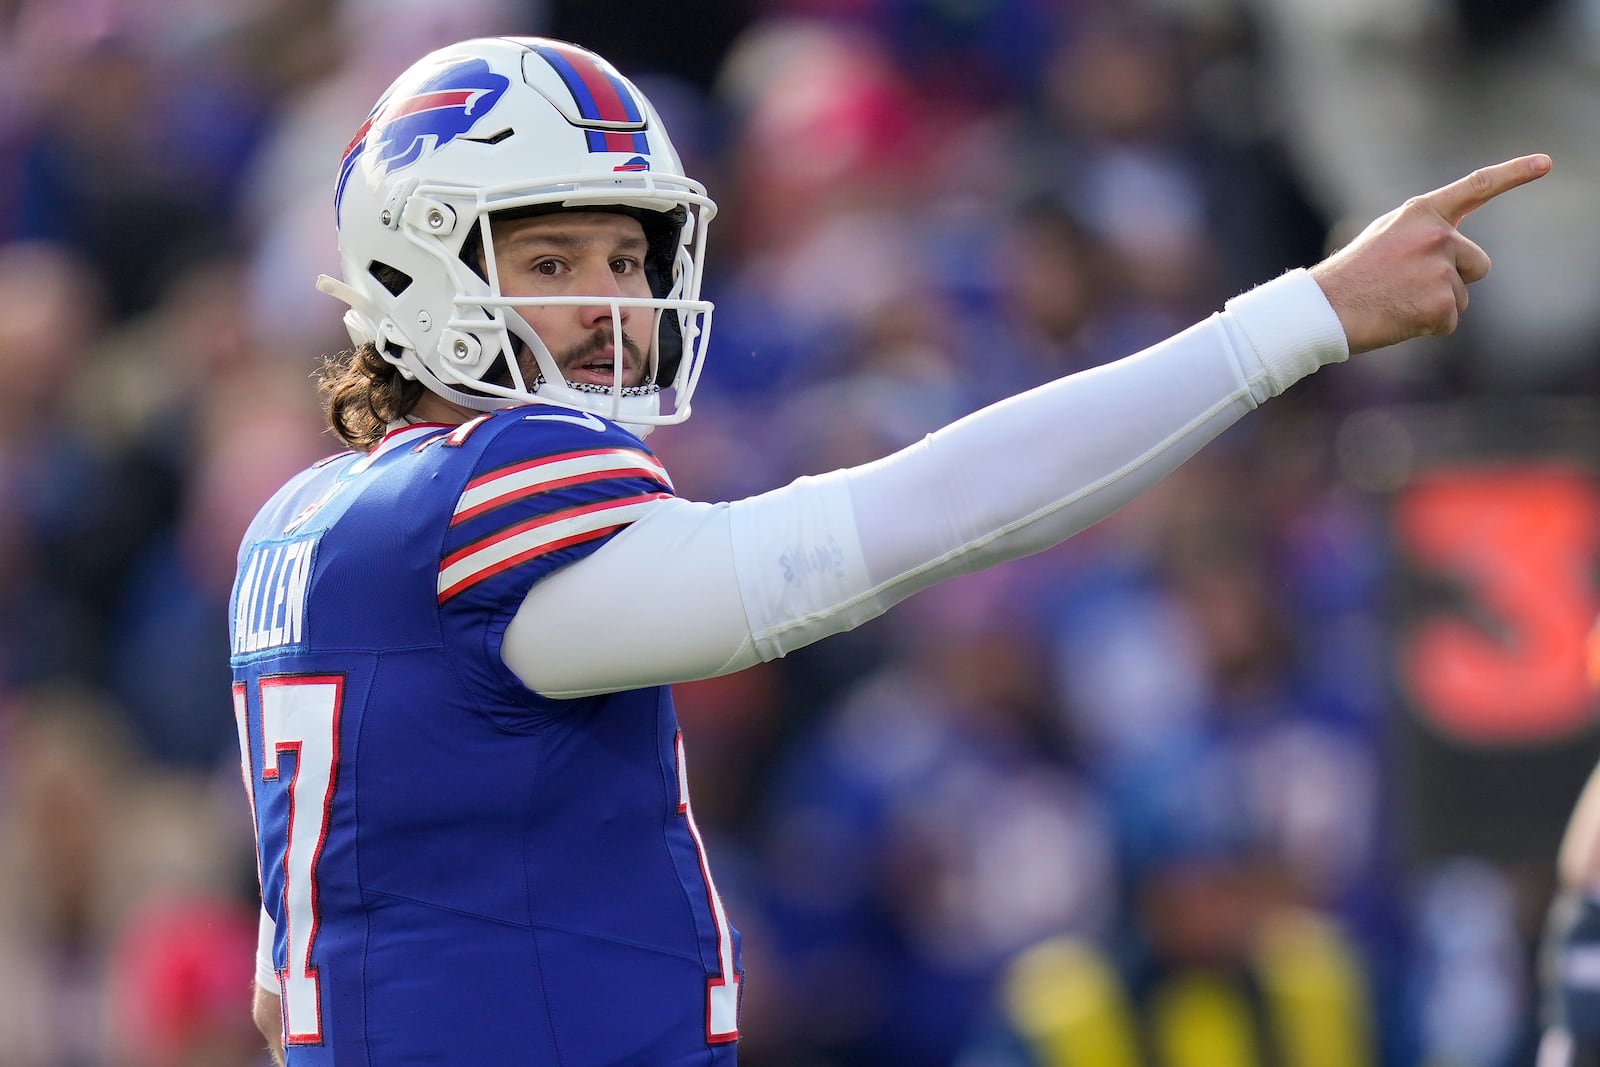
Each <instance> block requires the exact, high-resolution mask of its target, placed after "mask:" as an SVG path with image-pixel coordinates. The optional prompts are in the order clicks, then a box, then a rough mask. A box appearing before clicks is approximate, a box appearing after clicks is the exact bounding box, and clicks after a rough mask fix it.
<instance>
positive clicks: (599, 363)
mask: <svg viewBox="0 0 1600 1067" xmlns="http://www.w3.org/2000/svg"><path fill="white" fill-rule="evenodd" d="M566 374H567V381H569V382H575V383H576V382H582V383H584V384H587V385H605V386H611V385H615V384H616V381H617V356H616V353H615V352H614V351H613V350H612V349H610V348H607V349H605V350H604V351H602V352H599V353H596V354H595V355H592V356H589V357H588V358H586V359H583V360H581V361H579V362H578V363H577V364H575V365H574V366H571V367H568V368H567V372H566ZM633 376H634V375H633V368H632V367H631V366H630V365H629V360H628V357H627V356H626V354H625V355H624V356H623V357H622V384H624V385H631V384H633V382H632V380H631V379H632V377H633Z"/></svg>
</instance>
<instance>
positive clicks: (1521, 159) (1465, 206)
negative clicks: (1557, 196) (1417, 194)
mask: <svg viewBox="0 0 1600 1067" xmlns="http://www.w3.org/2000/svg"><path fill="white" fill-rule="evenodd" d="M1550 167H1551V161H1550V157H1549V156H1547V155H1545V154H1544V153H1542V152H1540V153H1536V154H1534V155H1531V156H1518V157H1517V158H1516V159H1508V160H1506V161H1505V162H1504V163H1496V164H1494V165H1493V166H1488V167H1481V168H1479V169H1478V170H1475V171H1473V172H1472V173H1471V174H1468V175H1467V176H1466V177H1464V178H1457V179H1456V180H1455V181H1453V182H1451V183H1450V184H1449V185H1446V186H1443V187H1441V188H1438V189H1435V190H1434V191H1433V192H1431V193H1428V194H1426V195H1424V196H1423V198H1422V199H1423V200H1425V201H1427V202H1428V203H1429V204H1431V205H1432V206H1433V208H1434V210H1436V211H1438V212H1439V214H1441V215H1443V216H1444V217H1445V218H1447V219H1449V220H1450V225H1452V226H1456V225H1460V223H1461V220H1462V219H1463V218H1465V217H1466V216H1467V215H1469V214H1470V213H1472V212H1474V211H1476V210H1478V209H1479V208H1480V207H1482V206H1483V205H1485V204H1487V203H1488V202H1489V201H1491V200H1493V199H1494V198H1495V197H1497V196H1499V195H1500V194H1501V193H1503V192H1506V191H1507V190H1510V189H1515V188H1516V187H1517V186H1519V185H1526V184H1527V183H1528V182H1531V181H1533V180H1534V179H1535V178H1542V177H1544V176H1545V175H1546V174H1548V173H1550Z"/></svg>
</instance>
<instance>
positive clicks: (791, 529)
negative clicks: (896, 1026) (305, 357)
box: [231, 38, 1550, 1067]
mask: <svg viewBox="0 0 1600 1067" xmlns="http://www.w3.org/2000/svg"><path fill="white" fill-rule="evenodd" d="M1549 168H1550V160H1549V159H1548V157H1545V156H1542V155H1536V156H1527V157H1522V158H1519V159H1514V160H1509V161H1507V162H1504V163H1500V164H1497V165H1494V166H1489V167H1486V168H1484V169H1482V170H1479V171H1477V172H1475V173H1473V174H1471V175H1469V176H1467V177H1465V178H1462V179H1460V180H1458V181H1456V182H1454V183H1452V184H1449V185H1445V186H1443V187H1441V188H1439V189H1437V190H1435V191H1433V192H1430V193H1427V194H1425V195H1422V196H1418V197H1416V198H1413V199H1412V200H1410V201H1408V202H1407V203H1406V204H1405V205H1403V206H1401V207H1399V208H1397V209H1396V210H1395V211H1393V212H1391V213H1390V214H1388V215H1386V216H1384V217H1383V218H1381V219H1379V220H1378V221H1377V222H1375V223H1374V224H1373V225H1372V226H1371V227H1369V228H1368V229H1367V230H1366V231H1365V232H1364V233H1362V234H1361V235H1360V236H1359V237H1358V238H1357V239H1356V240H1355V241H1354V242H1353V243H1351V244H1350V245H1349V246H1348V247H1346V248H1344V249H1343V250H1342V251H1340V252H1338V253H1336V254H1334V255H1333V256H1331V257H1330V258H1328V259H1327V260H1325V261H1323V262H1322V263H1320V264H1318V265H1316V266H1315V267H1313V268H1311V269H1310V270H1298V271H1294V272H1291V273H1289V274H1286V275H1284V276H1282V277H1280V278H1278V279H1276V280H1273V281H1270V282H1267V283H1266V284H1265V285H1262V286H1261V287H1259V288H1257V289H1255V290H1252V291H1250V292H1248V293H1245V294H1243V295H1241V296H1239V297H1236V298H1235V299H1233V300H1231V301H1229V302H1228V304H1227V306H1226V308H1225V309H1224V310H1222V311H1220V312H1218V313H1217V314H1215V315H1213V316H1211V317H1210V318H1208V319H1206V320H1205V321H1202V322H1200V323H1198V324H1196V325H1194V326H1193V327H1191V328H1189V329H1187V330H1185V331H1184V332H1182V333H1180V334H1178V335H1176V336H1174V337H1172V338H1170V339H1169V340H1167V341H1164V342H1162V343H1160V344H1157V345H1155V346H1153V347H1151V348H1149V349H1147V350H1145V351H1143V352H1139V353H1137V354H1134V355H1130V356H1128V357H1127V358H1125V359H1123V360H1121V361H1119V362H1116V363H1114V364H1111V365H1108V366H1105V367H1101V368H1099V369H1096V370H1092V371H1088V372H1085V373H1082V374H1077V375H1074V376H1071V377H1068V378H1064V379H1061V380H1058V381H1055V382H1052V383H1049V384H1047V385H1044V386H1042V387H1040V388H1037V389H1034V390H1032V391H1029V392H1025V393H1022V394H1020V395H1018V396H1015V397H1012V398H1011V399H1009V400H1006V401H1004V402H1002V403H999V404H996V405H994V406H992V407H989V408H985V409H982V410H980V411H978V412H976V413H974V414H973V415H971V416H968V417H967V418H965V419H962V420H961V421H959V422H957V423H954V424H953V425H951V426H948V427H946V428H945V429H942V430H940V431H938V432H937V433H934V434H932V435H930V436H929V437H927V438H926V439H925V440H923V441H921V442H920V443H918V444H916V445H914V446H912V447H910V448H907V449H905V450H904V451H901V452H899V453H896V454H894V455H891V456H888V457H886V458H884V459H881V460H878V461H876V462H873V463H870V464H867V465H865V466H861V467H857V468H852V469H846V470H836V471H832V472H830V473H825V474H821V475H820V476H817V477H808V478H802V479H799V480H798V481H796V482H794V483H793V484H791V485H788V486H786V487H783V488H780V489H776V490H774V491H771V492H768V493H763V494H761V495H758V496H754V497H751V498H748V499H744V500H738V501H733V502H725V503H701V502H696V501H692V500H687V499H684V498H682V497H679V496H678V495H677V494H676V493H675V492H674V489H673V483H672V478H671V475H670V473H669V472H668V471H667V470H666V469H665V468H664V467H663V466H662V464H661V462H660V461H658V459H657V458H656V457H655V455H654V454H653V453H652V452H651V450H650V448H649V447H648V446H647V445H646V444H645V438H646V435H647V434H648V433H650V432H651V431H652V430H653V429H655V428H656V427H657V426H660V425H663V424H672V423H676V422H679V421H682V420H683V419H685V418H688V417H689V414H690V411H691V403H692V400H693V397H694V393H695V387H696V384H697V382H698V381H699V380H700V377H701V374H702V371H703V370H704V368H705V359H706V352H707V343H708V340H709V337H710V328H711V317H712V305H711V304H710V303H709V302H708V301H707V300H706V299H704V297H703V296H702V294H701V278H702V274H703V266H704V261H705V253H706V240H707V235H708V231H709V226H710V223H711V222H712V218H713V215H714V214H715V212H716V206H715V204H714V202H713V201H712V199H711V198H710V197H709V196H708V195H707V193H706V191H705V189H704V188H702V186H701V185H700V184H699V183H698V182H696V181H694V180H693V179H692V178H690V177H689V176H688V175H686V174H685V173H684V172H683V168H682V165H681V163H680V160H679V157H678V155H677V154H676V152H675V151H674V150H673V147H672V144H671V142H670V141H669V140H668V137H667V132H666V131H665V130H664V129H663V128H662V124H661V120H660V118H659V116H658V115H657V114H656V112H655V110H654V109H653V108H652V106H651V104H650V102H649V101H648V100H647V99H645V97H644V96H643V95H641V94H640V92H639V91H638V89H637V88H636V87H635V86H634V85H633V84H632V83H631V82H630V81H629V80H628V79H627V78H626V77H624V76H623V75H622V74H620V73H619V72H618V71H617V70H616V69H615V68H613V67H612V66H611V65H610V64H608V63H607V62H605V61H604V60H603V59H601V58H600V57H599V56H596V55H594V54H593V53H591V52H588V51H586V50H584V49H582V48H579V47H576V46H574V45H571V44H567V43H564V42H559V41H554V40H547V39H541V38H496V39H481V40H472V41H466V42H462V43H460V44H456V45H453V46H451V47H448V48H445V49H442V50H440V51H438V52H435V53H433V54H431V55H428V56H426V57H424V58H423V59H421V60H420V61H418V62H417V63H416V64H415V65H414V66H413V67H411V68H410V69H409V70H407V71H406V72H405V73H404V74H403V75H401V77H400V78H399V79H398V80H397V81H396V82H395V83H394V84H393V85H392V86H391V87H390V88H389V90H388V91H387V92H386V93H384V95H383V96H382V97H381V99H379V101H378V102H377V105H376V107H374V109H373V110H372V112H371V114H370V115H368V116H367V117H366V119H365V121H364V122H361V123H359V128H357V129H355V136H354V138H353V139H352V140H351V142H350V146H349V148H348V149H347V150H346V152H345V154H344V159H343V160H342V162H341V164H340V166H339V167H338V168H337V180H336V186H335V193H334V195H335V202H336V205H337V211H338V239H339V250H340V256H341V263H342V271H341V272H342V277H341V278H338V279H334V278H323V279H322V280H321V281H320V283H319V284H320V286H321V288H322V289H323V290H324V291H326V292H328V293H329V294H331V295H332V296H334V297H337V298H338V299H339V300H341V301H343V302H344V303H345V304H347V305H348V308H349V310H348V311H347V312H346V314H345V324H346V326H347V327H348V330H349V333H350V336H351V338H352V340H353V342H354V347H353V348H352V349H351V350H350V351H349V352H348V353H346V354H345V356H343V357H341V358H340V359H337V360H334V361H332V362H330V363H329V364H328V366H327V367H325V369H324V372H323V376H322V381H321V386H322V391H323V397H324V401H325V403H326V406H327V410H328V415H329V421H330V424H331V426H332V428H333V430H334V432H335V433H337V434H338V435H339V436H340V437H341V438H342V439H343V441H344V442H345V443H346V444H347V445H348V446H349V449H350V450H349V451H348V452H345V453H343V454H341V455H338V456H335V457H333V458H331V459H328V460H325V461H323V462H321V463H319V464H317V465H316V466H314V467H312V468H311V469H308V470H306V471H304V472H302V473H301V474H299V475H297V476H296V477H294V478H293V479H291V480H290V481H289V483H288V484H286V485H285V486H284V487H283V488H282V489H281V490H280V491H279V492H278V493H277V494H276V495H274V496H273V497H272V499H271V500H269V501H268V502H267V503H266V504H265V506H264V507H263V508H262V509H261V511H260V513H259V515H258V516H257V517H256V519H255V520H254V522H253V524H252V525H251V526H250V528H249V531H248V532H247V534H246V535H245V538H244V542H243V544H242V546H241V548H240V552H239V567H238V576H237V580H236V583H235V586H234V593H233V599H232V605H231V608H232V627H231V641H232V646H231V647H232V664H233V672H234V673H233V677H234V686H233V702H234V712H235V716H236V719H237V723H238V728H239V743H240V752H241V757H242V766H243V772H244V778H245V782H246V785H247V789H248V793H249V797H250V802H251V806H252V810H253V813H254V818H255V826H256V832H257V842H258V857H259V861H260V877H261V893H262V904H263V915H262V924H261V934H262V936H261V942H260V949H259V956H258V963H257V981H258V989H257V991H256V1005H255V1015H256V1019H257V1022H258V1024H259V1025H260V1026H261V1027H262V1030H263V1032H264V1033H265V1034H266V1036H267V1037H268V1040H269V1041H270V1042H271V1043H272V1045H273V1047H274V1052H275V1054H276V1055H278V1056H280V1057H282V1058H283V1059H284V1060H286V1061H287V1062H288V1063H289V1064H292V1065H295V1067H314V1065H315V1067H321V1065H335V1064H337V1065H341V1067H343V1065H350V1064H363V1065H368V1064H380V1065H383V1067H398V1065H404V1064H434V1065H437V1064H445V1063H450V1064H519V1065H520V1064H551V1065H555V1064H561V1065H566V1067H600V1065H604V1064H634V1065H637V1064H650V1065H653V1067H679V1065H681V1067H688V1065H707V1067H709V1065H729V1064H733V1063H734V1062H735V1058H736V1055H737V1047H738V1045H737V1042H738V1038H739V1026H740V1013H739V1006H740V996H741V992H742V990H743V988H744V983H745V981H746V978H745V974H744V972H743V970H742V966H741V963H740V945H739V932H738V930H737V928H736V925H735V923H734V917H733V916H730V915H729V914H728V913H727V912H726V911H725V910H724V908H723V905H722V902H721V899H720V897H719V896H718V892H717V885H716V880H715V878H714V877H713V870H714V864H713V862H712V860H711V859H710V858H708V857H707V855H706V850H705V848H704V843H703V841H702V839H701V835H700V832H699V830H698V829H697V827H696V824H695V813H694V805H693V802H692V799H691V797H690V796H689V792H688V789H687V786H686V783H687V780H688V777H687V774H686V770H685V745H684V741H683V738H682V736H681V734H680V731H679V728H678V724H677V720H676V717H675V714H674V712H673V705H672V697H671V694H670V691H669V688H668V687H669V686H670V685H671V684H672V683H674V682H678V681H683V680H689V679H697V678H707V677H712V676H716V675H721V674H726V673H729V672H732V671H737V670H740V669H742V668H745V667H748V666H750V665H752V664H755V663H758V662H760V661H763V660H769V659H773V658H775V657H779V656H783V655H785V654H786V653H788V652H790V651H792V650H794V649H796V648H799V647H801V646H803V645H806V644H808V643H810V642H813V641H817V640H819V639H821V638H824V637H826V636H828V635H829V634H833V633H837V632H840V631H843V630H847V629H850V628H851V627H854V626H857V625H859V624H860V623H862V622H864V621H865V620H868V619H870V618H873V617H874V616H876V615H878V614H880V613H882V612H883V611H885V610H887V609H888V608H890V607H891V606H892V605H894V604H896V603H897V602H899V601H901V600H903V599H905V598H906V597H908V596H910V595H911V594H912V593H914V592H916V591H917V590H919V589H923V588H926V587H927V586H929V585H932V584H933V583H936V582H938V581H940V580H942V579H944V578H947V577H950V576H952V575H956V574H960V573H964V572H967V571H971V570H973V569H975V568H980V567H987V566H991V565H994V564H997V563H1000V562H1002V561H1005V560H1008V559H1013V558H1016V557H1018V556H1022V555H1025V554H1027V553H1032V552H1037V551H1039V550H1041V549H1043V548H1046V547H1048V546H1050V545H1053V544H1056V543H1057V542H1059V541H1061V540H1062V539H1064V538H1066V537H1068V536H1070V535H1072V534H1073V533H1074V532H1076V531H1078V530H1081V529H1083V528H1084V527H1086V526H1088V525H1089V524H1091V523H1094V522H1096V521H1097V520H1099V519H1101V518H1103V517H1104V516H1106V515H1107V514H1109V513H1110V512H1112V511H1113V510H1114V509H1116V508H1117V507H1118V506H1120V505H1121V504H1123V503H1125V502H1127V501H1128V500H1130V499H1132V498H1133V497H1135V496H1136V495H1138V494H1139V493H1141V492H1143V491H1144V490H1146V489H1147V488H1149V487H1150V486H1152V485H1154V484H1155V483H1156V482H1157V481H1158V480H1159V479H1161V478H1162V477H1163V476H1164V475H1165V474H1167V473H1168V472H1170V471H1172V470H1173V469H1174V468H1175V467H1177V466H1178V465H1179V464H1181V463H1182V462H1183V461H1184V460H1185V459H1186V458H1188V457H1189V456H1191V455H1192V454H1194V453H1195V452H1196V450H1198V449H1200V448H1201V447H1202V446H1203V445H1205V444H1206V442H1208V441H1210V440H1211V439H1213V438H1214V437H1216V436H1217V435H1218V434H1219V433H1221V432H1222V431H1223V430H1224V429H1226V428H1227V427H1228V426H1230V425H1231V424H1233V423H1234V422H1235V421H1236V420H1238V419H1239V418H1241V417H1242V416H1243V415H1245V413H1247V412H1249V411H1250V410H1251V409H1253V408H1255V407H1256V406H1258V405H1260V404H1262V403H1263V402H1265V401H1267V400H1268V399H1270V398H1271V397H1273V396H1276V395H1277V394H1278V393H1280V392H1282V391H1283V390H1284V389H1286V388H1288V387H1289V386H1290V385H1291V384H1293V383H1294V382H1295V381H1296V380H1297V379H1299V378H1301V377H1303V376H1305V375H1307V374H1309V373H1311V372H1313V371H1315V370H1317V369H1318V368H1319V367H1321V366H1323V365H1325V364H1328V363H1335V362H1339V361H1341V360H1344V359H1346V358H1347V357H1348V356H1350V355H1351V354H1352V353H1359V352H1364V351H1367V350H1370V349H1374V348H1379V347H1382V346H1385V345H1389V344H1393V343H1395V342H1398V341H1402V340H1405V339H1407V338H1411V337H1416V336H1420V335H1426V334H1442V333H1447V332H1449V331H1450V330H1452V329H1454V328H1455V325H1456V323H1457V320H1458V317H1459V316H1460V314H1461V313H1462V311H1463V310H1464V309H1465V307H1466V304H1467V288H1466V287H1467V285H1468V283H1471V282H1474V281H1476V280H1477V279H1479V278H1481V277H1483V275H1484V274H1485V273H1486V272H1487V271H1488V269H1489V260H1488V257H1487V256H1486V255H1485V253H1484V252H1483V251H1482V250H1481V249H1480V248H1478V247H1477V246H1476V245H1474V244H1473V243H1472V242H1471V241H1470V240H1468V239H1467V238H1466V237H1465V236H1463V235H1462V234H1461V233H1460V231H1459V229H1458V225H1459V223H1460V222H1461V220H1462V218H1463V217H1464V216H1465V215H1467V214H1468V213H1469V212H1471V211H1473V210H1475V209H1477V208H1480V207H1482V206H1484V205H1485V204H1487V203H1488V202H1489V201H1490V200H1491V199H1492V198H1493V197H1495V196H1497V195H1499V194H1500V193H1502V192H1505V191H1507V190H1509V189H1511V188H1513V187H1515V186H1518V185H1521V184H1523V183H1525V182H1528V181H1530V180H1532V179H1535V178H1537V177H1539V176H1541V175H1543V174H1544V173H1545V172H1546V171H1547V170H1548V169H1549ZM330 169H331V168H330ZM796 553H799V554H803V555H804V556H805V557H806V558H807V559H809V560H811V561H812V562H813V563H814V564H815V565H813V566H808V567H805V568H796V567H793V566H790V565H788V564H786V563H785V562H784V561H785V559H786V558H787V559H793V558H794V557H795V555H796ZM750 980H751V981H758V980H759V978H758V976H752V977H751V978H750Z"/></svg>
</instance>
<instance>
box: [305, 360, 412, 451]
mask: <svg viewBox="0 0 1600 1067" xmlns="http://www.w3.org/2000/svg"><path fill="white" fill-rule="evenodd" d="M316 382H317V393H318V395H320V396H321V397H322V408H323V411H324V412H325V413H326V414H327V417H328V426H329V427H330V428H332V430H333V432H334V433H336V434H338V435H339V439H340V440H342V441H343V442H344V443H345V444H347V445H349V446H350V447H351V448H354V449H356V450H358V451H362V452H365V451H366V450H368V449H370V448H372V447H373V446H374V445H376V444H377V443H378V442H379V441H380V440H382V439H383V435H384V434H385V433H387V432H388V430H389V424H390V423H392V422H394V421H395V420H396V419H402V418H405V417H406V416H407V415H409V414H411V411H412V409H413V408H415V407H416V406H417V402H418V401H419V400H421V399H422V394H423V393H424V392H425V391H426V387H425V386H423V384H422V383H421V382H419V381H417V380H415V379H414V378H407V377H406V376H405V375H403V374H401V373H400V368H399V367H396V366H395V365H394V364H393V363H390V362H389V361H388V360H386V359H384V358H383V357H382V356H381V355H379V354H378V349H377V346H375V345H373V344H372V343H370V342H369V343H367V344H364V345H358V346H357V347H355V348H352V349H348V350H346V351H344V352H342V353H340V354H339V355H337V356H330V357H328V358H327V359H325V360H323V362H322V365H321V366H319V367H318V368H317V372H316Z"/></svg>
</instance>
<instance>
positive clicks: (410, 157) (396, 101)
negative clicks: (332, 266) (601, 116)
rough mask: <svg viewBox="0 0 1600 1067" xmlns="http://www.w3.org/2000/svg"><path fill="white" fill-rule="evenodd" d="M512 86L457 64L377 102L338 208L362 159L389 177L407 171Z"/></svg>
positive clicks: (483, 69) (345, 173) (356, 140)
mask: <svg viewBox="0 0 1600 1067" xmlns="http://www.w3.org/2000/svg"><path fill="white" fill-rule="evenodd" d="M510 84H511V83H510V81H509V80H508V79H506V78H505V77H504V76H503V75H500V74H496V73H494V72H493V71H492V70H490V69H489V64H488V63H486V62H484V61H483V60H481V59H469V60H465V61H463V62H460V63H453V64H451V65H450V66H448V67H445V68H443V69H442V70H439V71H438V72H436V73H435V74H433V75H432V76H431V77H429V78H428V79H426V80H425V81H423V82H421V83H420V84H416V85H406V86H400V87H398V88H397V89H396V90H395V91H394V92H393V93H391V94H390V95H388V96H386V97H384V98H383V99H382V100H380V101H378V106H377V107H376V108H374V109H373V111H372V115H371V117H369V118H368V119H367V121H366V124H365V125H363V126H362V127H361V129H359V130H357V131H356V135H355V137H353V138H352V139H351V141H350V144H349V146H348V147H347V148H346V149H345V150H344V160H343V162H342V163H341V164H340V167H339V185H338V188H337V189H336V190H335V191H334V194H333V203H334V209H335V210H338V207H339V204H340V202H341V201H343V199H344V187H345V184H346V183H347V182H348V181H349V180H350V175H351V173H352V172H353V171H354V170H355V166H356V161H357V160H359V159H360V158H361V157H362V155H363V154H366V153H368V152H371V153H375V155H374V158H373V161H372V162H373V165H374V166H376V167H378V168H379V169H381V170H382V171H383V172H384V173H386V174H387V173H388V172H389V171H392V170H397V169H399V168H401V167H408V166H410V165H411V164H413V163H415V162H416V161H417V160H419V159H421V158H422V157H423V156H424V155H427V154H428V153H430V152H437V151H438V150H439V149H441V148H443V147H444V146H445V145H447V144H449V143H450V142H451V141H453V140H455V139H456V138H457V137H460V136H461V135H462V134H464V133H466V132H467V131H468V130H470V129H472V127H473V126H474V125H475V124H476V123H477V122H478V120H479V119H481V118H483V116H484V115H486V114H488V113H489V111H490V110H491V109H493V107H494V106H495V104H497V103H499V102H500V98H501V97H502V96H504V95H505V91H506V88H507V87H508V86H509V85H510Z"/></svg>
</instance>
